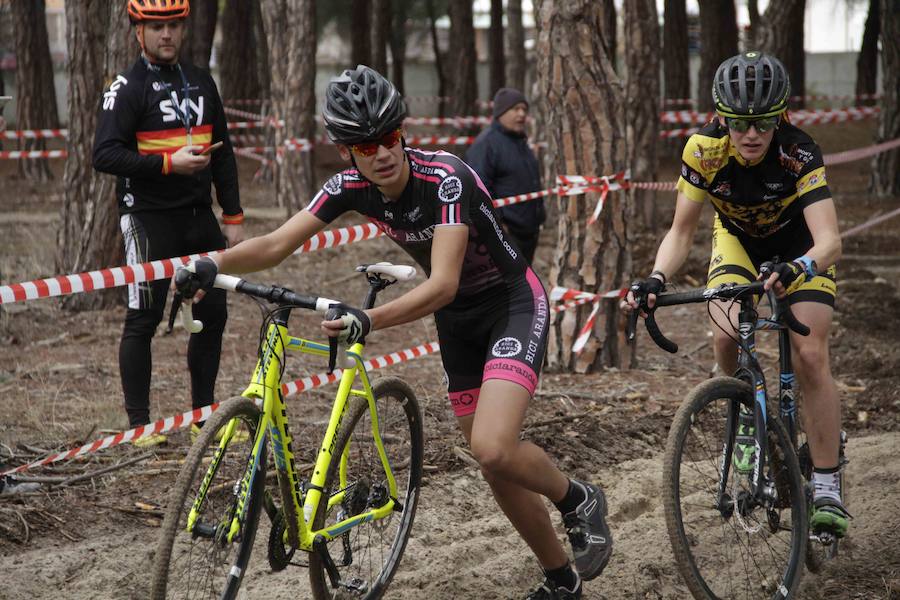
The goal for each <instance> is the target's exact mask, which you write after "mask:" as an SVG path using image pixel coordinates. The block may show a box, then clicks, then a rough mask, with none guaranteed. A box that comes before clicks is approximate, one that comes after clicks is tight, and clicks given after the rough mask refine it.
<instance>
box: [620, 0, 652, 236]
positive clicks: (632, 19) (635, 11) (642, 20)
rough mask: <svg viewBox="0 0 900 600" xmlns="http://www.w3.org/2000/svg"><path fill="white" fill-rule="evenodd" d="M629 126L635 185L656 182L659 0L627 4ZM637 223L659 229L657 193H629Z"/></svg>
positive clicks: (631, 212)
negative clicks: (637, 182) (657, 7)
mask: <svg viewBox="0 0 900 600" xmlns="http://www.w3.org/2000/svg"><path fill="white" fill-rule="evenodd" d="M624 8H625V69H626V73H627V79H626V85H625V98H626V102H625V126H626V137H627V140H628V164H629V165H630V166H631V177H632V179H634V180H635V181H655V180H656V167H657V160H656V147H657V142H658V140H659V55H660V48H659V26H658V25H657V23H658V22H659V21H658V19H657V13H656V2H655V0H625V5H624ZM628 212H629V218H630V220H631V222H633V223H639V224H641V225H643V229H644V230H646V231H654V230H655V229H656V225H657V223H656V221H657V218H656V202H655V193H654V192H652V191H650V190H636V189H633V190H630V191H629V192H628Z"/></svg>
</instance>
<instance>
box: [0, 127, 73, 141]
mask: <svg viewBox="0 0 900 600" xmlns="http://www.w3.org/2000/svg"><path fill="white" fill-rule="evenodd" d="M2 133H3V137H4V138H6V139H8V140H26V139H27V140H34V139H47V138H63V137H66V136H67V135H68V130H67V129H20V130H18V131H16V130H9V131H3V132H2Z"/></svg>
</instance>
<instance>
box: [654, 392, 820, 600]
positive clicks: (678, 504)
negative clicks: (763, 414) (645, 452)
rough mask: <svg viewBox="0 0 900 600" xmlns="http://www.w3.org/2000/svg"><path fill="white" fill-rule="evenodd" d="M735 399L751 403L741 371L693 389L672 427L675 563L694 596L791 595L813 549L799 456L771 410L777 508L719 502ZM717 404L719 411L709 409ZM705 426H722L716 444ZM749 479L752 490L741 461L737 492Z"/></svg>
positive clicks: (668, 494) (669, 474)
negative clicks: (725, 506) (729, 410)
mask: <svg viewBox="0 0 900 600" xmlns="http://www.w3.org/2000/svg"><path fill="white" fill-rule="evenodd" d="M719 401H721V402H719ZM733 402H740V403H741V404H744V405H746V406H750V405H751V404H752V402H753V393H752V390H751V387H750V386H749V385H748V384H747V383H745V382H742V381H740V380H737V379H735V378H733V377H717V378H714V379H709V380H707V381H705V382H704V383H702V384H700V385H698V386H697V387H695V388H694V389H693V390H692V391H691V392H690V393H689V395H688V397H687V398H686V399H685V400H684V402H683V403H682V405H681V407H680V408H679V410H678V412H677V414H676V415H675V419H674V420H673V423H672V426H671V429H670V430H669V436H668V440H667V442H666V450H665V455H664V459H663V506H664V508H665V517H666V529H667V531H668V534H669V541H670V543H671V545H672V550H673V553H674V555H675V562H676V564H677V565H678V569H679V571H680V573H681V575H682V577H683V579H684V581H685V583H686V584H687V586H688V589H689V590H690V591H691V594H692V595H693V596H694V598H698V599H712V598H720V597H722V598H732V599H750V598H753V599H754V600H755V599H758V598H764V597H768V598H773V599H774V598H779V599H783V598H791V597H793V596H794V593H795V592H796V590H797V587H798V585H799V583H800V578H801V576H802V573H803V569H802V566H803V560H804V556H805V554H806V543H807V535H808V533H807V532H808V523H807V510H806V498H805V494H804V484H803V478H802V475H801V473H800V466H799V464H798V462H797V455H796V453H795V452H794V449H793V446H792V444H791V441H790V439H789V437H788V434H787V431H786V430H785V428H784V426H783V425H782V423H781V421H780V419H779V418H778V417H777V416H773V414H772V413H771V412H769V413H768V419H767V430H768V440H769V442H768V444H767V453H766V456H767V465H768V466H767V470H768V472H769V473H770V475H771V476H772V479H773V480H774V481H775V488H776V489H777V490H778V493H779V495H778V500H777V502H776V503H775V505H774V506H773V507H772V508H770V509H765V508H763V507H758V506H757V507H753V508H750V509H748V510H747V511H746V512H747V514H746V515H743V516H742V512H744V511H742V510H741V508H740V504H739V503H738V502H736V503H735V506H737V508H734V509H733V510H732V511H731V514H725V513H727V512H728V511H720V510H719V509H718V508H716V506H715V504H716V495H717V486H718V480H719V473H720V465H721V461H722V460H723V448H724V445H723V444H724V433H725V424H726V415H727V412H726V410H727V407H728V406H729V405H731V404H732V403H733ZM719 405H721V406H719ZM711 406H712V410H707V409H709V408H710V407H711ZM705 430H709V431H710V432H718V434H717V435H713V436H711V437H712V443H710V441H709V440H707V439H706V433H705ZM695 440H697V441H702V442H703V443H699V444H697V445H698V446H700V447H703V446H705V450H706V456H705V457H704V458H702V459H701V460H700V461H698V460H697V459H696V456H695V452H700V451H702V450H701V449H700V448H698V449H697V450H696V451H695V450H694V441H695ZM727 460H731V457H728V458H727ZM704 474H708V477H707V480H706V481H705V485H703V486H701V485H698V484H697V480H699V479H700V478H701V477H703V476H704ZM742 480H743V481H744V489H745V490H746V484H747V483H749V481H748V478H747V477H746V476H742V475H739V474H737V473H736V469H735V468H733V467H732V468H730V469H729V486H728V489H729V490H730V492H731V497H733V498H741V497H742V496H741V490H740V489H739V488H740V484H741V481H742ZM785 496H787V497H785ZM760 517H762V519H760ZM785 517H786V518H785ZM783 523H787V525H788V527H785V526H784V525H783ZM754 528H755V530H754ZM755 545H760V546H762V548H761V550H762V552H760V553H759V554H754V553H753V546H755ZM735 548H736V549H737V553H734V551H735ZM748 555H749V559H750V560H749V561H748ZM701 569H702V570H703V572H701ZM751 569H755V573H751V572H750V570H751ZM738 588H740V589H738Z"/></svg>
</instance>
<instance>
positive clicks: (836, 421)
mask: <svg viewBox="0 0 900 600" xmlns="http://www.w3.org/2000/svg"><path fill="white" fill-rule="evenodd" d="M791 311H793V313H794V316H796V317H797V319H798V320H799V321H800V322H801V323H804V324H805V325H807V326H808V327H809V329H810V334H809V335H808V336H801V335H797V334H795V333H794V332H791V359H792V361H793V364H794V368H795V370H796V371H797V381H798V382H799V384H800V390H801V391H802V392H803V409H804V410H803V411H802V412H803V426H804V429H805V430H806V437H807V438H808V440H809V450H810V455H811V456H812V461H813V464H814V465H815V466H816V467H818V468H820V469H828V468H831V467H835V466H837V464H838V448H839V446H840V435H841V405H840V399H839V397H838V391H837V386H836V385H835V383H834V378H833V377H832V376H831V365H830V364H829V354H828V334H829V330H830V329H831V320H832V315H833V313H834V310H833V309H832V308H831V307H830V306H827V305H825V304H821V303H818V302H798V303H797V304H794V305H793V306H791Z"/></svg>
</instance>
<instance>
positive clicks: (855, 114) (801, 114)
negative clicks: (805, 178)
mask: <svg viewBox="0 0 900 600" xmlns="http://www.w3.org/2000/svg"><path fill="white" fill-rule="evenodd" d="M879 112H881V109H880V108H879V107H877V106H862V107H852V106H851V107H846V108H830V109H818V110H793V111H790V119H791V123H794V124H795V125H801V124H809V123H832V122H835V121H847V120H859V119H867V118H869V117H875V116H878V113H879ZM715 116H716V113H715V112H697V111H695V110H668V111H664V112H661V113H660V114H659V120H660V122H661V123H688V124H694V123H708V122H709V121H710V120H712V119H713V117H715Z"/></svg>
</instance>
